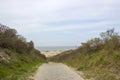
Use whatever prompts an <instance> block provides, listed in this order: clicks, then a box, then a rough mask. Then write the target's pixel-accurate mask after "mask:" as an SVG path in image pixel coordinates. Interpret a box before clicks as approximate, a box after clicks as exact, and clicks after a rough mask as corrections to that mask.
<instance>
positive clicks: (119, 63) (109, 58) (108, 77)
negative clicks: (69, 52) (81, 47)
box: [61, 50, 120, 80]
mask: <svg viewBox="0 0 120 80" xmlns="http://www.w3.org/2000/svg"><path fill="white" fill-rule="evenodd" d="M119 52H120V51H111V52H107V51H105V50H102V51H97V52H94V53H89V54H79V55H76V56H73V57H70V58H68V59H66V60H62V61H61V62H63V63H65V64H67V65H69V66H72V67H74V68H77V70H79V71H83V73H84V77H85V78H87V79H91V78H94V79H95V80H120V76H119V74H120V53H119Z"/></svg>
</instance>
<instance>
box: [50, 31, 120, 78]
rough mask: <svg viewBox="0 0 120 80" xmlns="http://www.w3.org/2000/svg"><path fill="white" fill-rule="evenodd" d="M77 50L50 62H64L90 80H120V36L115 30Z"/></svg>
mask: <svg viewBox="0 0 120 80" xmlns="http://www.w3.org/2000/svg"><path fill="white" fill-rule="evenodd" d="M100 36H101V37H100V38H93V39H91V40H88V41H87V42H85V43H82V45H81V46H80V47H79V48H78V49H76V50H69V51H65V52H63V53H61V54H59V55H56V56H54V57H53V58H51V59H50V60H52V61H58V62H63V63H65V64H67V65H69V66H72V67H74V68H76V69H77V70H78V71H83V73H84V77H85V78H86V79H90V80H120V36H119V34H118V33H116V32H114V29H110V30H107V31H106V32H102V33H101V34H100Z"/></svg>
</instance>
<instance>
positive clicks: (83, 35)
mask: <svg viewBox="0 0 120 80" xmlns="http://www.w3.org/2000/svg"><path fill="white" fill-rule="evenodd" d="M0 23H1V24H4V25H7V26H10V27H11V28H15V29H17V31H18V32H19V34H21V35H23V36H24V37H26V38H27V40H28V41H29V40H33V41H34V43H35V46H79V45H80V44H81V42H85V41H86V40H88V39H91V38H94V37H96V36H99V33H100V32H103V31H106V30H107V29H111V28H113V27H114V28H115V29H116V31H117V32H120V0H0Z"/></svg>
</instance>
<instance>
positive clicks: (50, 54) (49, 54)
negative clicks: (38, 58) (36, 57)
mask: <svg viewBox="0 0 120 80" xmlns="http://www.w3.org/2000/svg"><path fill="white" fill-rule="evenodd" d="M64 51H65V50H51V51H50V50H49V51H41V54H44V55H45V56H46V57H52V56H55V55H57V54H60V53H62V52H64Z"/></svg>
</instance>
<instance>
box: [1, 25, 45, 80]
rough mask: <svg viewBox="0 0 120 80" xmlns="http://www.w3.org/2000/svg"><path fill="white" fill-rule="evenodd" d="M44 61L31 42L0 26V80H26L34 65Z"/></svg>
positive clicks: (12, 30) (13, 30)
mask: <svg viewBox="0 0 120 80" xmlns="http://www.w3.org/2000/svg"><path fill="white" fill-rule="evenodd" d="M45 61H46V58H45V56H44V55H42V54H40V52H39V51H38V50H36V49H35V48H34V43H33V42H32V41H30V42H27V41H26V39H25V38H24V37H22V36H21V35H18V33H17V31H16V30H15V29H11V28H9V27H7V26H5V25H1V24H0V80H26V79H27V78H26V77H28V76H29V75H30V73H31V72H33V71H34V70H35V67H36V65H38V64H42V63H43V62H45Z"/></svg>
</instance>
